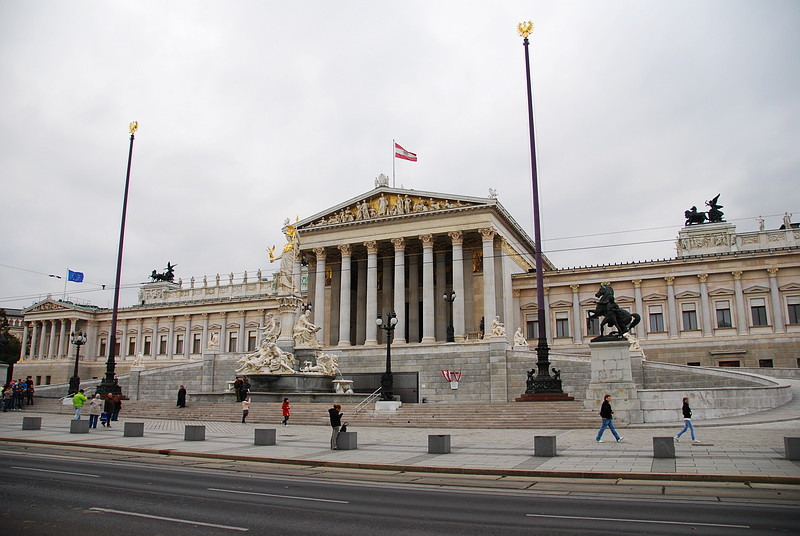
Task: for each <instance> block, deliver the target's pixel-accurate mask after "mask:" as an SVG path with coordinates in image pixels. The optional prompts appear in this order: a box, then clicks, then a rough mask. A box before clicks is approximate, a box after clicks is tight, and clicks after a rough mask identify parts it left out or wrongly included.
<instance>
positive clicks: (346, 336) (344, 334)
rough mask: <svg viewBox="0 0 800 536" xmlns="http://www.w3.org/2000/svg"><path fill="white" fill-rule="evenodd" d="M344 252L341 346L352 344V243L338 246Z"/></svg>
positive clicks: (340, 306) (340, 312) (340, 304)
mask: <svg viewBox="0 0 800 536" xmlns="http://www.w3.org/2000/svg"><path fill="white" fill-rule="evenodd" d="M338 247H339V251H341V252H342V268H341V272H342V281H341V291H340V294H339V346H351V343H350V292H351V291H350V282H351V281H352V273H351V269H352V267H351V264H352V263H351V257H350V255H351V254H352V248H351V247H350V244H341V245H339V246H338Z"/></svg>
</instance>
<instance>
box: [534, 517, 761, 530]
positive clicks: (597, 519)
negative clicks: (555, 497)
mask: <svg viewBox="0 0 800 536" xmlns="http://www.w3.org/2000/svg"><path fill="white" fill-rule="evenodd" d="M525 515H526V516H527V517H549V518H553V519H584V520H588V521H619V522H625V523H654V524H657V525H691V526H693V527H725V528H732V529H749V528H750V525H725V524H722V523H690V522H688V521H658V520H652V519H623V518H617V517H588V516H554V515H546V514H525Z"/></svg>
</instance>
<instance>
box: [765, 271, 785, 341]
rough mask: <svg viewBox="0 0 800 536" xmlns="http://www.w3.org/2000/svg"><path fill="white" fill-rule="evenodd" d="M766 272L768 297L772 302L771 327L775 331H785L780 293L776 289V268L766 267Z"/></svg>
mask: <svg viewBox="0 0 800 536" xmlns="http://www.w3.org/2000/svg"><path fill="white" fill-rule="evenodd" d="M767 273H768V274H769V297H770V301H771V302H772V327H773V329H774V330H775V331H776V332H782V331H786V325H785V323H784V321H783V306H782V305H781V295H780V290H778V269H777V268H767Z"/></svg>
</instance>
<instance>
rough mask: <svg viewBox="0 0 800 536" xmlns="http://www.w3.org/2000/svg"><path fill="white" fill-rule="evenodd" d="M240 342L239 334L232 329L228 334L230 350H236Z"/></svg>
mask: <svg viewBox="0 0 800 536" xmlns="http://www.w3.org/2000/svg"><path fill="white" fill-rule="evenodd" d="M238 342H239V334H238V333H236V332H235V331H232V332H230V333H229V334H228V351H229V352H235V351H236V344H237V343H238Z"/></svg>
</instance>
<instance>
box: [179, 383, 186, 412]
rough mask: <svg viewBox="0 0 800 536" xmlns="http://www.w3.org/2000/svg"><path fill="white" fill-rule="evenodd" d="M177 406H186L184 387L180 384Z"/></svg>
mask: <svg viewBox="0 0 800 536" xmlns="http://www.w3.org/2000/svg"><path fill="white" fill-rule="evenodd" d="M178 407H179V408H185V407H186V387H184V386H183V385H181V386H180V387H179V388H178Z"/></svg>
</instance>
